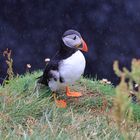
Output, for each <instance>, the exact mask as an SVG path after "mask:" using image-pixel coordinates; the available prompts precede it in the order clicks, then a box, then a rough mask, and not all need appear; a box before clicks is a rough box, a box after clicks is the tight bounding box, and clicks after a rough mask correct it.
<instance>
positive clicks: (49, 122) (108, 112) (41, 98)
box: [0, 59, 140, 140]
mask: <svg viewBox="0 0 140 140" xmlns="http://www.w3.org/2000/svg"><path fill="white" fill-rule="evenodd" d="M9 60H11V59H9ZM139 63H140V62H139V61H138V60H135V59H134V60H133V62H132V70H131V72H130V71H128V70H127V69H126V68H124V69H123V71H121V70H120V69H119V66H118V62H115V63H114V70H115V73H116V74H117V75H118V76H119V77H120V79H121V82H120V84H119V85H118V86H117V87H116V88H115V87H113V86H112V85H111V84H105V83H103V82H100V81H98V80H96V79H87V78H81V79H80V80H79V81H78V82H77V83H76V84H75V85H73V86H71V89H72V90H75V91H81V92H82V93H83V96H82V97H80V98H67V97H66V96H65V91H63V90H60V91H59V94H58V98H65V99H66V101H67V102H68V106H67V108H66V109H61V108H57V107H56V105H55V103H54V100H53V97H52V95H51V91H50V90H49V88H48V87H46V86H43V85H37V84H36V78H37V77H39V76H40V75H41V73H42V72H41V71H38V72H34V73H29V72H27V73H26V74H25V75H21V76H13V74H12V73H11V72H9V71H8V74H9V75H11V74H12V76H11V77H12V78H10V79H9V80H7V81H6V82H4V83H3V85H1V86H0V139H2V140H5V139H8V140H9V139H10V140H12V139H13V140H15V139H18V140H38V139H41V140H45V139H49V140H70V139H72V140H86V139H95V140H123V139H126V140H129V139H133V140H134V139H135V140H139V138H140V105H139V102H138V100H137V103H132V100H131V98H130V95H131V94H130V93H132V92H133V93H134V95H136V96H137V95H139V93H140V90H139V89H138V90H137V91H135V90H134V88H133V82H135V83H136V84H140V83H139V77H140V73H139V72H140V68H139ZM10 66H12V65H10ZM10 68H11V71H13V70H12V67H10ZM9 77H10V76H9ZM130 91H131V92H130ZM137 98H138V99H139V96H137Z"/></svg>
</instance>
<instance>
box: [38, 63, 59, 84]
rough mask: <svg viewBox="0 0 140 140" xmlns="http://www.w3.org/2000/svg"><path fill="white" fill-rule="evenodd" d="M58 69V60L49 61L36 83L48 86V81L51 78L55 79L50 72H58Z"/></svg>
mask: <svg viewBox="0 0 140 140" xmlns="http://www.w3.org/2000/svg"><path fill="white" fill-rule="evenodd" d="M58 67H59V61H58V60H51V61H50V62H49V63H48V64H47V66H46V67H45V70H44V72H43V75H42V76H41V77H39V80H38V83H41V84H44V85H48V81H49V80H50V79H51V78H55V75H53V74H52V73H51V71H58Z"/></svg>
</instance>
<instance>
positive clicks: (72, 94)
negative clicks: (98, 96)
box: [66, 86, 82, 97]
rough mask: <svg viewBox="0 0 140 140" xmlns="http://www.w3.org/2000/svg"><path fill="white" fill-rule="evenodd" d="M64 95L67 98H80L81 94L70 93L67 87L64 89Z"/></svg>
mask: <svg viewBox="0 0 140 140" xmlns="http://www.w3.org/2000/svg"><path fill="white" fill-rule="evenodd" d="M66 95H67V96H68V97H80V96H82V93H81V92H71V91H70V89H69V87H68V86H67V87H66Z"/></svg>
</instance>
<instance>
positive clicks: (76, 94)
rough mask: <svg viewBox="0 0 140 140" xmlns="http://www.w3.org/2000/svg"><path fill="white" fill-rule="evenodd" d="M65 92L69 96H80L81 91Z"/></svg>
mask: <svg viewBox="0 0 140 140" xmlns="http://www.w3.org/2000/svg"><path fill="white" fill-rule="evenodd" d="M66 94H67V96H69V97H80V96H82V93H81V92H67V93H66Z"/></svg>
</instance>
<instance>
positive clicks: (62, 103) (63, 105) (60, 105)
mask: <svg viewBox="0 0 140 140" xmlns="http://www.w3.org/2000/svg"><path fill="white" fill-rule="evenodd" d="M53 97H54V101H55V104H56V106H57V107H58V108H66V107H67V103H66V101H65V100H58V99H57V98H56V94H55V93H53Z"/></svg>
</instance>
